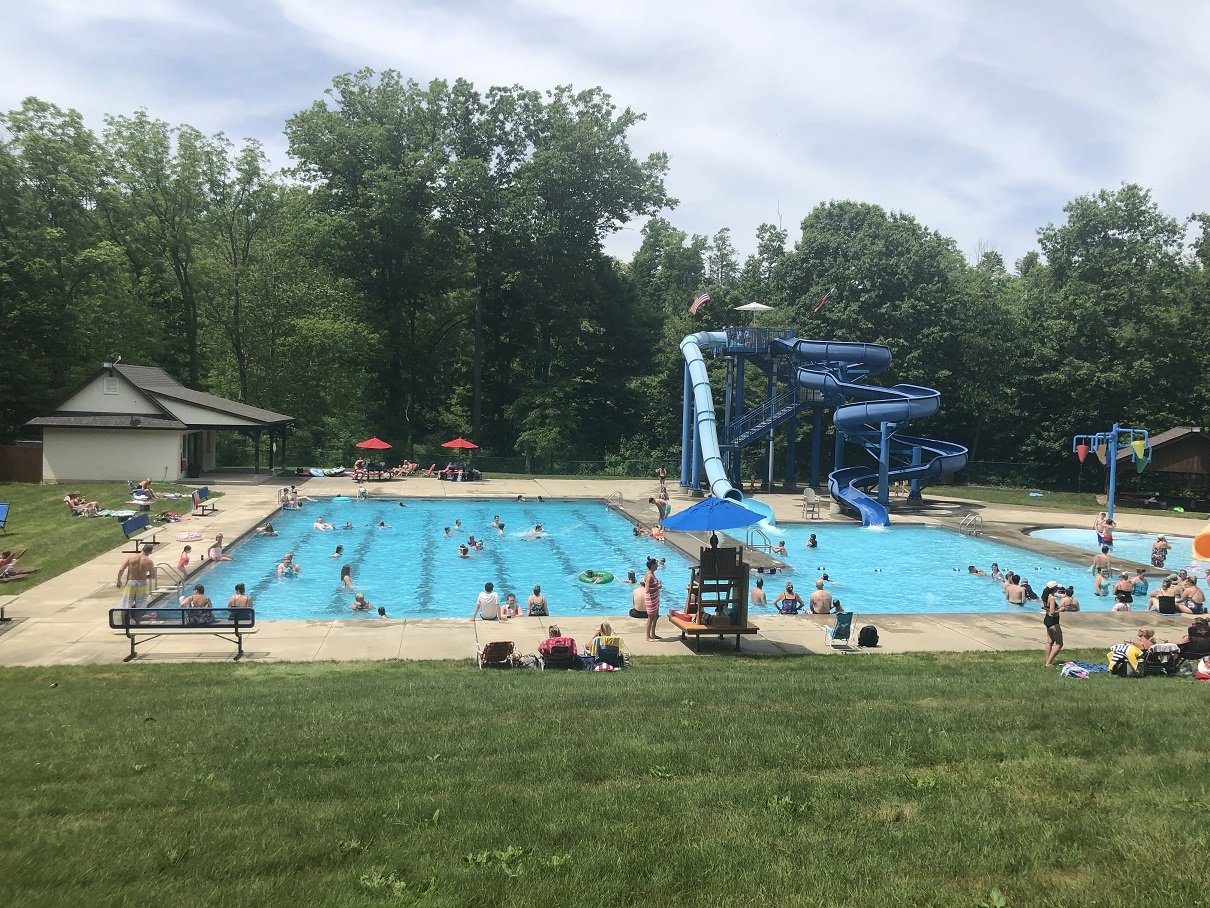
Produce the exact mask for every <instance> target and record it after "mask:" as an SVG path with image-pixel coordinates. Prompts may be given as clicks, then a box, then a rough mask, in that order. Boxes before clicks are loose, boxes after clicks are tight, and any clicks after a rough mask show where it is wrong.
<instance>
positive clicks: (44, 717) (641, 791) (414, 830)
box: [0, 652, 1210, 908]
mask: <svg viewBox="0 0 1210 908" xmlns="http://www.w3.org/2000/svg"><path fill="white" fill-rule="evenodd" d="M1084 655H1085V657H1092V654H1084ZM1040 661H1041V653H1040V652H1039V653H1036V654H1028V655H1026V654H993V655H988V654H967V655H944V656H879V655H874V656H869V655H866V656H851V657H840V656H837V657H827V658H802V659H759V658H753V657H743V656H736V657H730V656H727V657H722V656H720V657H709V658H661V659H658V660H649V661H642V660H640V662H639V664H638V665H636V667H635V668H633V669H631V670H629V671H626V672H623V673H620V674H617V675H601V674H595V673H592V674H581V673H568V672H537V671H526V670H514V671H511V672H491V671H487V672H480V671H477V670H475V669H473V668H472V667H471V666H470V664H469V662H468V663H461V664H452V663H448V664H441V663H402V662H388V663H373V664H365V663H340V664H308V665H289V664H283V665H255V664H244V665H232V664H206V665H187V666H176V665H133V666H122V667H120V668H115V667H112V666H104V667H55V668H38V669H4V670H0V727H2V728H3V729H4V735H3V738H2V740H0V766H2V767H3V771H4V779H5V784H4V785H3V786H2V787H0V805H2V806H0V816H2V817H3V820H4V822H3V824H0V853H3V855H4V858H5V859H4V872H3V873H2V874H0V903H3V904H6V905H20V906H22V908H35V906H60V905H88V906H106V905H156V906H177V905H179V906H197V905H206V904H211V905H227V906H233V905H291V906H302V905H323V906H345V905H348V906H353V905H393V904H423V905H451V906H452V905H524V904H538V905H547V906H550V905H564V904H575V905H579V904H584V905H611V906H617V905H658V906H661V908H668V906H677V905H727V906H730V905H854V906H864V908H868V906H882V905H886V906H903V905H918V904H928V905H963V906H978V905H998V904H1004V905H1010V906H1013V905H1021V906H1024V905H1072V906H1087V905H1093V904H1102V905H1117V904H1123V905H1124V904H1135V903H1139V904H1164V905H1190V906H1191V905H1197V904H1205V900H1206V898H1207V897H1206V890H1205V880H1204V877H1202V874H1201V872H1200V871H1197V870H1196V868H1197V867H1198V866H1201V854H1202V853H1203V852H1204V850H1205V847H1206V845H1207V834H1206V828H1207V827H1206V822H1207V817H1208V816H1210V793H1208V792H1207V784H1206V782H1205V779H1204V774H1203V772H1202V771H1201V769H1200V767H1201V765H1202V764H1203V763H1204V755H1205V735H1204V731H1203V729H1202V723H1201V720H1199V719H1197V718H1196V717H1197V716H1200V715H1204V713H1205V708H1206V696H1207V695H1208V694H1210V686H1208V685H1199V684H1197V683H1196V682H1192V681H1187V680H1183V679H1182V680H1166V679H1146V680H1124V679H1117V678H1110V677H1108V676H1106V675H1096V676H1093V677H1092V678H1091V679H1090V680H1088V681H1071V680H1067V679H1064V678H1061V677H1060V676H1059V674H1058V672H1057V671H1054V670H1043V669H1042V668H1041V666H1040V664H1039V663H1040ZM1199 879H1200V880H1202V882H1201V883H1199V882H1198V880H1199Z"/></svg>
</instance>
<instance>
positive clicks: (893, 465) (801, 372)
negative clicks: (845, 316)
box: [773, 339, 967, 526]
mask: <svg viewBox="0 0 1210 908" xmlns="http://www.w3.org/2000/svg"><path fill="white" fill-rule="evenodd" d="M773 344H774V346H778V345H781V346H782V347H783V348H784V349H785V350H786V351H787V352H789V353H790V354H791V355H793V356H794V357H795V359H796V360H797V361H798V363H799V367H798V371H797V373H796V378H797V380H798V384H799V385H800V386H801V387H803V388H807V389H809V390H811V391H817V392H819V393H820V394H821V395H822V396H823V399H824V402H825V403H829V404H831V405H833V406H835V407H836V411H835V413H834V415H833V422H834V423H835V424H836V427H837V428H838V429H840V430H842V431H843V432H844V433H845V437H846V438H847V439H848V440H849V441H852V442H855V443H857V444H860V445H862V447H864V448H865V449H866V450H867V451H869V452H870V453H871V454H873V455H874V457H875V459H877V458H879V457H880V456H881V445H882V424H883V423H894V424H896V425H899V426H901V425H904V424H906V423H910V422H911V421H912V420H914V419H923V418H925V417H928V416H932V415H933V414H935V413H936V412H937V410H938V409H939V407H940V405H941V394H940V392H938V391H935V390H934V389H932V388H925V387H921V386H920V385H894V386H892V387H890V388H878V387H874V386H872V385H866V384H861V383H857V382H849V381H844V380H842V379H841V378H840V377H839V376H840V375H843V374H851V373H852V372H857V373H859V374H862V375H873V374H876V373H878V372H882V371H883V370H885V369H886V368H887V367H888V366H889V365H890V364H891V351H890V350H889V349H887V348H886V347H884V346H882V345H880V344H859V343H848V342H835V341H813V340H797V339H794V340H776V341H774V342H773ZM849 399H855V400H856V401H857V402H856V403H845V401H846V400H849ZM917 452H919V453H918V454H917ZM887 453H888V471H887V481H888V482H901V481H911V480H919V481H922V482H928V481H931V480H934V479H936V478H937V477H938V476H941V475H942V474H943V473H954V472H957V471H958V470H961V469H962V468H963V467H964V466H966V454H967V451H966V448H964V447H962V445H957V444H953V443H951V442H947V441H938V440H936V439H930V438H919V437H916V436H912V435H900V434H898V433H893V434H892V435H891V436H890V438H889V443H888V452H887ZM913 461H918V462H913ZM877 482H878V469H877V468H876V467H873V468H872V467H866V466H854V467H843V468H841V469H839V470H836V471H835V472H833V473H831V474H830V475H829V476H828V489H829V491H830V492H831V493H832V497H833V498H835V499H836V500H838V501H840V502H842V503H843V504H847V505H849V506H850V507H852V508H854V509H855V510H856V511H857V512H858V513H859V514H860V515H861V522H862V525H863V526H886V524H887V523H888V522H889V516H888V514H887V510H886V508H885V507H884V506H883V505H882V504H881V503H880V502H879V501H878V500H877V499H875V498H872V497H871V496H869V495H867V494H866V493H865V492H864V491H862V490H863V489H866V488H869V487H870V486H872V485H875V484H877Z"/></svg>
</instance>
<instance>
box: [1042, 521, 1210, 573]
mask: <svg viewBox="0 0 1210 908" xmlns="http://www.w3.org/2000/svg"><path fill="white" fill-rule="evenodd" d="M1029 535H1031V536H1033V537H1035V538H1036V539H1045V540H1047V541H1048V542H1057V543H1059V544H1060V545H1067V546H1071V547H1072V548H1073V549H1082V550H1084V551H1086V552H1088V553H1089V557H1088V561H1089V564H1091V563H1092V556H1093V555H1094V554H1096V553H1097V552H1099V551H1100V550H1101V546H1100V545H1099V544H1098V543H1097V536H1096V533H1095V532H1093V530H1092V529H1091V528H1089V529H1086V530H1080V529H1073V528H1071V527H1046V528H1043V529H1038V530H1033V531H1031V532H1030V534H1029ZM1159 536H1160V534H1159V533H1123V532H1121V531H1120V530H1119V531H1117V532H1115V533H1114V534H1113V549H1112V550H1111V554H1113V555H1114V556H1116V557H1118V558H1127V559H1129V560H1131V561H1137V562H1139V563H1140V564H1151V546H1152V545H1153V544H1154V543H1155V541H1156V540H1157V539H1159ZM1167 539H1168V543H1169V544H1170V545H1171V546H1172V548H1171V549H1169V551H1168V559H1167V561H1166V562H1165V564H1164V567H1165V569H1166V570H1173V571H1176V570H1179V569H1180V568H1183V567H1196V568H1198V569H1199V570H1204V569H1205V568H1206V567H1207V566H1208V565H1210V562H1205V561H1196V560H1195V559H1194V558H1193V537H1192V536H1167ZM1157 570H1158V568H1157Z"/></svg>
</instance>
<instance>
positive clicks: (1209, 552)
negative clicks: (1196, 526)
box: [1193, 530, 1210, 561]
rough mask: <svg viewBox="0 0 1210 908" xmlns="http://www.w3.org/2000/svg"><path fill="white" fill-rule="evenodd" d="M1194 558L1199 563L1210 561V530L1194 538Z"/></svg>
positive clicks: (1203, 531)
mask: <svg viewBox="0 0 1210 908" xmlns="http://www.w3.org/2000/svg"><path fill="white" fill-rule="evenodd" d="M1193 557H1194V558H1196V559H1197V560H1198V561H1210V530H1202V531H1201V532H1200V533H1198V534H1197V535H1196V536H1194V537H1193Z"/></svg>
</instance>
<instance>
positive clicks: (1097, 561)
mask: <svg viewBox="0 0 1210 908" xmlns="http://www.w3.org/2000/svg"><path fill="white" fill-rule="evenodd" d="M1109 567H1110V564H1109V546H1107V545H1103V546H1101V551H1099V552H1097V553H1096V554H1095V555H1093V556H1092V565H1091V567H1090V568H1089V570H1091V571H1092V572H1093V573H1094V574H1095V573H1096V572H1097V571H1099V570H1100V569H1101V568H1105V569H1106V570H1108V569H1109Z"/></svg>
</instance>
